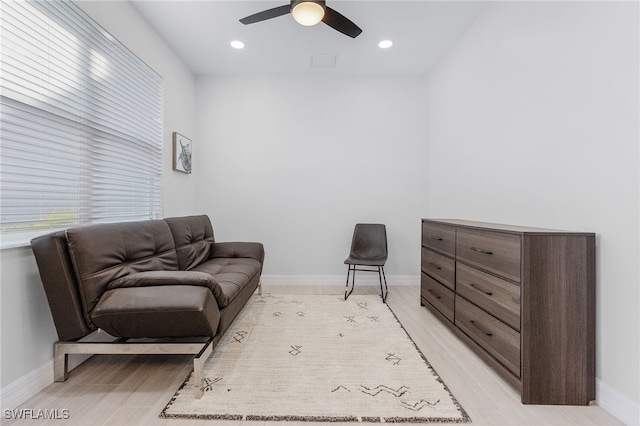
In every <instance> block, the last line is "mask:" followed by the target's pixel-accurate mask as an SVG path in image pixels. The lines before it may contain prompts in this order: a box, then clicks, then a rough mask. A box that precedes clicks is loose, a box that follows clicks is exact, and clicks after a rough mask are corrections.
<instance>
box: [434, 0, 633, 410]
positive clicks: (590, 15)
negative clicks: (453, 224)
mask: <svg viewBox="0 0 640 426" xmlns="http://www.w3.org/2000/svg"><path fill="white" fill-rule="evenodd" d="M638 35H639V27H638V3H637V2H626V3H613V2H498V3H494V4H492V5H490V6H489V8H488V9H487V10H486V11H485V13H484V14H483V15H482V16H481V17H480V18H479V19H478V20H477V21H476V22H475V23H474V25H473V26H472V27H471V29H470V30H469V31H468V32H467V33H466V35H465V36H464V37H463V39H462V40H461V41H460V42H459V43H458V44H457V45H456V46H455V48H454V49H452V50H451V51H450V52H449V53H448V55H447V57H446V58H445V59H444V60H443V61H442V62H441V63H440V64H439V66H438V67H437V69H436V70H435V71H434V72H433V73H432V74H431V75H430V77H429V84H428V93H429V98H428V99H429V102H428V108H427V109H426V111H425V112H424V115H425V117H426V118H427V120H428V125H427V129H428V142H429V155H428V157H427V158H428V160H429V162H428V169H429V189H428V191H427V192H428V196H429V214H430V215H431V216H435V217H460V218H468V219H476V220H484V221H493V222H498V223H513V224H523V225H531V226H542V227H550V228H560V229H569V230H580V231H592V232H596V233H597V265H596V268H597V284H596V285H597V377H598V378H599V382H600V383H601V384H604V385H606V387H611V388H613V389H615V390H617V391H619V392H620V393H621V394H622V395H624V396H626V397H627V398H629V399H630V400H631V401H635V403H636V404H637V402H638V401H639V400H640V398H639V395H638V393H639V389H638V386H639V378H640V371H639V359H640V350H639V336H640V329H639V327H640V317H639V314H638V302H639V290H638V288H639V285H638V284H639V282H640V279H639V270H638V259H639V235H638V233H639V229H638V221H639V217H640V216H639V210H638V195H639V185H638V182H639V166H638V156H639V154H638V143H639V134H638V131H639V124H640V123H639V119H638V114H639V108H638V95H639V85H638V78H639V74H638V73H639V68H638V62H639V57H638V56H639V41H638ZM635 414H636V418H637V412H636V413H635ZM638 420H640V419H638Z"/></svg>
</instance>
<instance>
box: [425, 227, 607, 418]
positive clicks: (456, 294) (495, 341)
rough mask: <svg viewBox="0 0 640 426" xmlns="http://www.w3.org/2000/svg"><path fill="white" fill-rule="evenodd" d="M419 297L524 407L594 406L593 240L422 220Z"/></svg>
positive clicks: (539, 231) (552, 232)
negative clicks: (509, 387)
mask: <svg viewBox="0 0 640 426" xmlns="http://www.w3.org/2000/svg"><path fill="white" fill-rule="evenodd" d="M420 299H421V304H422V305H424V306H426V307H427V308H428V309H429V310H430V311H431V312H433V313H434V314H435V315H436V316H437V317H438V318H439V319H440V320H441V321H442V322H444V323H445V324H446V325H448V326H449V327H450V328H451V329H452V330H453V331H454V332H455V333H456V335H457V336H458V337H459V338H460V339H462V340H463V341H465V342H466V343H467V344H468V345H469V346H470V347H471V348H472V349H473V350H474V351H475V352H476V353H477V354H478V355H479V356H480V357H482V358H483V359H484V361H485V362H486V363H487V364H489V365H490V366H491V367H493V368H494V369H495V370H497V371H498V372H499V373H500V374H501V375H502V376H503V377H504V378H505V379H506V380H507V381H508V382H510V383H511V384H512V385H514V386H515V387H516V388H517V389H518V390H519V391H520V393H521V395H522V403H523V404H563V405H588V404H590V403H592V402H593V401H594V400H595V234H593V233H581V232H568V231H556V230H548V229H538V228H528V227H521V226H510V225H497V224H490V223H481V222H471V221H465V220H454V219H451V220H449V219H447V220H444V219H442V220H440V219H423V220H422V274H421V298H420Z"/></svg>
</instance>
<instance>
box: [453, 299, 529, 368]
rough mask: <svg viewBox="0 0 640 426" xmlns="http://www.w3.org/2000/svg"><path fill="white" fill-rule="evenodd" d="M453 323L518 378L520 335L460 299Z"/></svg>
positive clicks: (457, 301)
mask: <svg viewBox="0 0 640 426" xmlns="http://www.w3.org/2000/svg"><path fill="white" fill-rule="evenodd" d="M455 323H456V325H457V326H458V327H459V328H460V329H461V330H462V331H464V332H465V333H466V334H467V335H468V336H469V337H471V338H472V339H473V340H475V342H476V343H478V344H479V345H480V346H482V347H483V348H484V349H485V350H486V351H487V352H489V353H490V354H491V355H493V356H494V357H495V358H496V359H497V360H498V361H500V362H501V363H502V364H503V365H504V366H505V367H507V368H508V369H509V370H510V371H511V372H512V373H514V374H515V375H516V376H518V377H519V376H520V333H518V332H517V331H515V330H514V329H513V328H511V327H509V326H508V325H506V324H504V323H503V322H501V321H500V320H497V319H495V318H494V317H492V316H491V315H489V314H487V313H486V312H485V311H483V310H482V309H480V308H478V307H477V306H475V305H473V304H472V303H469V302H467V301H466V300H464V299H463V298H461V297H457V298H456V302H455Z"/></svg>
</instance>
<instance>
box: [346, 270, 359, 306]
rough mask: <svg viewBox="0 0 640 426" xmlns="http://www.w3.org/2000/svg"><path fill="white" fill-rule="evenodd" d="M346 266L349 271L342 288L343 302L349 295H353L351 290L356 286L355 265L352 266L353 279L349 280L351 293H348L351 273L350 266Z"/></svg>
mask: <svg viewBox="0 0 640 426" xmlns="http://www.w3.org/2000/svg"><path fill="white" fill-rule="evenodd" d="M347 266H348V267H349V269H348V270H347V284H346V286H345V288H344V300H347V298H348V297H349V296H351V293H353V289H354V288H355V286H356V267H355V265H353V277H352V278H351V291H349V274H350V273H351V266H352V265H347Z"/></svg>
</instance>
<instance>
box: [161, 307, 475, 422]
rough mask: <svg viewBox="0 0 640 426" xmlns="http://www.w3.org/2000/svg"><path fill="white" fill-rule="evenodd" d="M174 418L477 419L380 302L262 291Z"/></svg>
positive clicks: (189, 387)
mask: <svg viewBox="0 0 640 426" xmlns="http://www.w3.org/2000/svg"><path fill="white" fill-rule="evenodd" d="M204 376H205V381H206V387H205V393H204V396H203V397H202V399H200V400H198V399H195V398H194V396H193V379H192V377H189V379H187V381H186V382H185V383H184V384H183V385H182V387H181V388H180V389H179V390H178V391H177V392H176V394H175V396H174V397H173V398H172V399H171V401H170V402H169V404H168V405H167V406H166V408H165V409H164V410H163V412H162V413H161V415H160V416H161V417H165V418H196V419H222V420H292V421H322V422H328V421H342V422H347V421H354V422H469V421H470V419H469V417H468V416H467V414H466V413H465V411H464V409H463V408H462V407H461V406H460V404H459V403H458V402H457V401H456V399H455V398H454V397H453V395H452V394H451V393H450V392H449V390H448V389H447V387H446V385H445V384H444V383H443V381H442V380H441V379H440V377H439V376H438V375H437V374H436V372H435V371H434V370H433V368H431V366H430V365H429V363H428V362H427V360H426V359H425V357H424V356H423V355H422V353H421V352H420V351H419V350H418V348H417V347H416V346H415V344H414V343H413V341H412V340H411V338H410V337H409V336H408V335H407V333H406V331H405V330H404V329H403V328H402V326H401V325H400V323H399V322H398V320H397V319H396V317H395V315H394V314H393V312H392V311H391V310H390V309H389V308H388V307H387V305H385V304H383V303H382V300H381V299H380V297H379V296H370V295H367V296H359V295H351V296H350V297H349V299H348V300H347V301H344V300H343V297H342V296H339V295H329V296H326V295H295V296H294V295H269V294H265V295H262V296H259V295H255V296H253V297H252V299H251V300H250V301H249V302H248V303H247V306H246V307H245V308H244V309H243V311H242V312H241V313H240V315H239V316H238V318H236V320H235V321H234V323H233V325H232V326H231V328H230V329H229V330H228V331H227V333H226V334H225V336H224V337H223V339H222V341H221V342H220V344H219V345H218V347H217V348H216V349H215V351H214V353H213V355H212V356H211V358H210V359H209V361H208V362H207V364H206V365H205V371H204Z"/></svg>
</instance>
